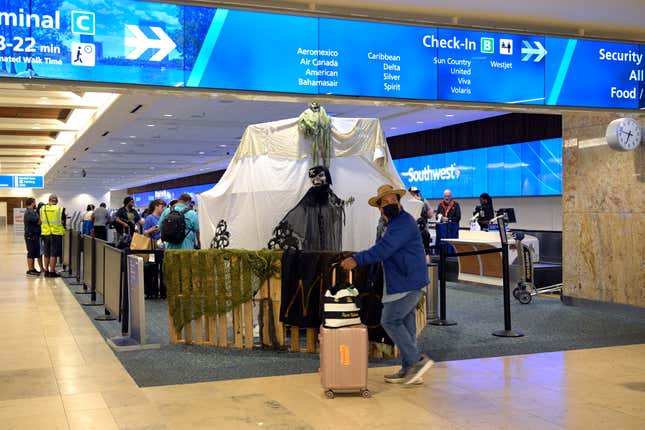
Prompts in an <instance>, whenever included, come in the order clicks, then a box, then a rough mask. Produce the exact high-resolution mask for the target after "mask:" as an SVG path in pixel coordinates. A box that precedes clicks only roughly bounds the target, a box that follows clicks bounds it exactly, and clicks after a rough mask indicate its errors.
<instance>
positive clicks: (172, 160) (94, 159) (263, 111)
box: [45, 95, 501, 191]
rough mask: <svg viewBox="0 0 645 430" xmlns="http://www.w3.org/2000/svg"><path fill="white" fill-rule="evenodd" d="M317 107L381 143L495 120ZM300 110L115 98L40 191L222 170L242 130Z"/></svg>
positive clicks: (264, 103) (401, 109)
mask: <svg viewBox="0 0 645 430" xmlns="http://www.w3.org/2000/svg"><path fill="white" fill-rule="evenodd" d="M379 104H382V102H381V103H379ZM138 105H142V107H141V108H139V109H138V110H137V111H136V113H130V111H132V110H133V109H134V108H135V107H137V106H138ZM324 106H325V108H326V109H327V111H328V112H329V113H330V114H331V115H334V116H339V117H350V118H351V117H354V118H360V117H369V118H380V119H381V121H382V126H383V129H384V131H385V133H386V135H388V136H393V135H399V134H404V133H411V132H415V131H420V130H426V129H433V128H439V127H444V126H448V125H453V124H457V123H462V122H467V121H474V120H478V119H482V118H487V117H491V116H495V115H501V113H499V112H490V111H469V110H453V109H433V108H426V107H418V106H377V105H374V104H370V103H369V102H364V104H361V105H359V104H324ZM306 107H307V104H306V103H305V102H303V101H292V102H286V101H268V100H266V99H265V100H240V99H235V98H233V97H232V96H230V95H223V96H219V95H215V96H213V95H202V96H200V97H195V96H194V95H188V96H185V97H179V96H156V95H155V96H153V95H121V96H120V97H119V98H118V99H117V100H116V101H115V102H114V103H113V104H112V106H111V107H110V108H109V109H108V110H107V111H106V112H105V113H104V114H103V115H102V116H101V117H100V118H99V119H98V120H97V121H96V122H95V123H94V124H93V125H92V127H91V128H90V129H89V130H88V131H87V132H85V134H84V135H83V136H82V137H81V138H80V139H79V140H78V141H77V143H76V144H75V145H74V146H73V147H72V148H71V149H69V150H68V151H67V152H66V153H65V154H64V155H63V157H62V158H61V159H60V160H59V161H58V162H57V163H56V164H55V165H54V167H53V168H52V169H51V170H50V171H49V173H48V174H47V175H46V178H45V180H46V186H47V188H48V189H52V190H57V189H59V190H60V189H70V190H78V189H91V190H98V191H102V190H107V189H124V188H128V187H133V186H137V185H145V184H148V183H152V182H157V181H162V180H167V179H174V178H178V177H184V176H189V175H193V174H199V173H205V172H209V171H214V170H220V169H225V168H226V167H227V165H228V163H229V161H230V159H231V158H232V155H233V154H234V153H235V150H236V147H237V145H238V143H239V140H240V138H241V136H242V134H243V133H244V130H245V128H246V127H247V126H248V125H250V124H255V123H261V122H267V121H274V120H279V119H285V118H293V117H297V116H298V115H300V113H301V112H302V111H303V110H304V109H305V108H306ZM105 132H109V133H108V134H107V135H106V136H102V135H103V134H104V133H105ZM202 153H203V154H202ZM83 170H85V172H86V176H85V177H83V176H82V172H83Z"/></svg>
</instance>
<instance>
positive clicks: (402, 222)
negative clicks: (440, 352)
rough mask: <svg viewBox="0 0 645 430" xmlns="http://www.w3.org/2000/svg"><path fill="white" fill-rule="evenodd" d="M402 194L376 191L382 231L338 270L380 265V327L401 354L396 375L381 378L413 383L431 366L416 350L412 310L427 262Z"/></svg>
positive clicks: (424, 280)
mask: <svg viewBox="0 0 645 430" xmlns="http://www.w3.org/2000/svg"><path fill="white" fill-rule="evenodd" d="M404 195H405V190H397V189H395V188H394V187H393V186H391V185H382V186H380V187H379V189H378V191H377V194H376V196H374V197H372V198H371V199H370V200H369V204H370V206H374V207H377V208H379V210H380V212H381V216H382V217H383V220H384V221H385V229H384V230H385V231H384V233H383V234H382V236H381V237H380V239H378V240H377V242H376V244H375V245H374V246H372V247H371V248H370V249H368V250H365V251H362V252H358V253H356V254H354V255H353V256H352V257H348V258H346V259H345V260H343V262H342V263H341V265H342V266H343V268H344V269H346V270H352V269H354V268H355V267H356V266H363V265H367V264H374V263H382V264H383V271H384V283H385V285H384V286H383V299H382V302H383V313H382V315H381V325H382V326H383V328H384V329H385V331H386V332H387V334H388V335H389V336H390V338H391V339H392V341H393V342H394V344H395V345H396V346H397V347H398V348H399V350H400V351H401V370H399V371H398V372H397V373H395V374H393V375H386V376H385V381H386V382H390V383H404V384H418V383H421V382H422V379H421V378H422V376H423V374H424V373H425V372H427V371H428V369H430V367H432V365H433V364H434V362H433V361H432V360H430V358H428V356H426V355H425V354H421V353H419V350H418V348H417V340H416V339H417V333H416V331H417V328H416V306H417V303H419V300H420V299H421V295H422V291H423V289H424V288H425V287H426V286H427V285H428V283H429V280H428V271H427V267H426V257H425V252H424V249H423V242H422V241H421V233H419V228H418V227H417V222H416V221H415V219H414V218H413V217H412V216H411V215H410V214H409V213H407V212H405V211H404V210H403V208H402V207H401V197H402V196H404Z"/></svg>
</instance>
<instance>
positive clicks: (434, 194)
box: [394, 138, 562, 198]
mask: <svg viewBox="0 0 645 430" xmlns="http://www.w3.org/2000/svg"><path fill="white" fill-rule="evenodd" d="M394 166H395V167H396V169H397V171H398V173H399V175H400V176H401V179H402V180H403V183H404V184H405V185H406V187H411V186H415V187H417V188H419V190H420V191H421V194H422V195H423V196H424V197H425V198H441V197H442V196H443V192H444V190H445V189H450V190H451V191H452V193H453V195H454V196H455V197H462V198H469V197H478V196H479V195H480V194H481V193H489V194H490V195H491V196H493V197H518V196H547V195H561V194H562V139H561V138H556V139H547V140H538V141H533V142H525V143H517V144H512V145H500V146H492V147H488V148H479V149H471V150H467V151H456V152H448V153H443V154H434V155H424V156H420V157H411V158H402V159H397V160H394Z"/></svg>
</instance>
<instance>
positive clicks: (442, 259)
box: [428, 243, 457, 326]
mask: <svg viewBox="0 0 645 430" xmlns="http://www.w3.org/2000/svg"><path fill="white" fill-rule="evenodd" d="M447 272H448V268H447V262H446V244H445V243H442V244H441V245H440V246H439V319H436V320H432V321H430V322H429V323H428V324H430V325H437V326H449V325H457V322H456V321H449V320H447V319H446V274H447Z"/></svg>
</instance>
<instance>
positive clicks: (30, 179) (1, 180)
mask: <svg viewBox="0 0 645 430" xmlns="http://www.w3.org/2000/svg"><path fill="white" fill-rule="evenodd" d="M43 187H44V180H43V177H42V176H33V175H0V188H43Z"/></svg>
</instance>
